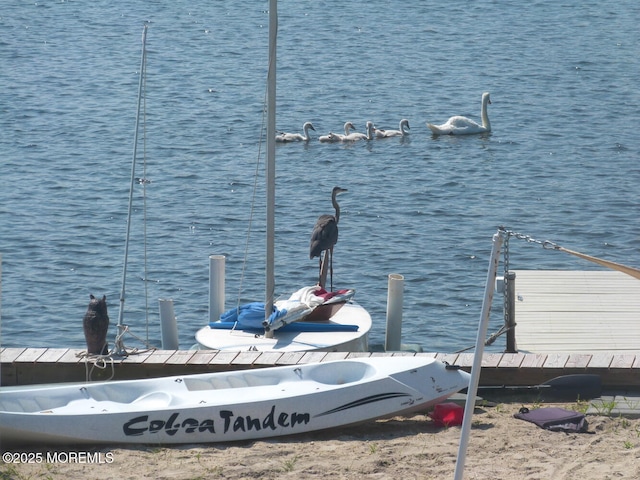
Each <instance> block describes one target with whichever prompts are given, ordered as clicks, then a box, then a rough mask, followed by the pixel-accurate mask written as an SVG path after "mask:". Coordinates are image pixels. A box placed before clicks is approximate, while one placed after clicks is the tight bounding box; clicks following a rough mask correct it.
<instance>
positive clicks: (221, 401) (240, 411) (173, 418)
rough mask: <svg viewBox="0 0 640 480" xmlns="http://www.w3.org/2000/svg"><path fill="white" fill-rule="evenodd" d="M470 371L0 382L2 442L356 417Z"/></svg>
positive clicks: (442, 386) (345, 370)
mask: <svg viewBox="0 0 640 480" xmlns="http://www.w3.org/2000/svg"><path fill="white" fill-rule="evenodd" d="M468 383H469V375H468V374H467V373H466V372H464V371H461V370H457V369H450V368H447V366H446V365H445V364H444V363H442V362H440V361H437V360H435V359H433V358H428V357H419V356H402V357H371V358H362V359H349V360H342V361H336V362H322V363H314V364H305V365H300V366H286V367H273V368H265V369H258V370H243V371H234V372H225V373H211V374H199V375H190V376H177V377H164V378H158V379H145V380H127V381H116V382H100V383H87V384H74V385H57V386H56V385H54V386H51V385H49V386H41V387H38V386H30V387H8V388H0V445H2V446H3V447H6V446H8V445H13V444H32V445H33V444H43V445H44V444H65V445H73V444H128V443H134V444H182V443H205V442H228V441H237V440H251V439H259V438H265V437H275V436H280V435H291V434H298V433H304V432H310V431H314V430H320V429H326V428H331V427H338V426H344V425H349V424H353V423H358V422H362V421H366V420H371V419H375V418H380V417H386V416H390V415H396V414H400V413H406V412H409V411H415V410H419V409H426V408H428V407H429V406H431V405H433V404H436V403H438V402H441V401H442V400H444V399H446V398H447V397H449V396H450V395H452V394H453V393H455V392H457V391H459V390H461V389H463V388H465V387H467V386H468Z"/></svg>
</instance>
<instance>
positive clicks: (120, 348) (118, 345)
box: [114, 24, 147, 355]
mask: <svg viewBox="0 0 640 480" xmlns="http://www.w3.org/2000/svg"><path fill="white" fill-rule="evenodd" d="M146 44H147V25H146V24H145V26H144V28H143V30H142V54H141V58H140V78H139V81H138V108H137V110H136V127H135V131H134V134H133V158H132V160H131V183H130V185H129V209H128V212H127V234H126V237H125V242H124V262H123V267H122V285H121V290H120V310H119V311H118V333H117V335H116V340H115V347H114V351H115V353H116V354H118V355H124V354H126V351H125V349H124V344H123V342H122V336H123V335H124V332H125V329H126V328H125V326H124V324H123V320H124V300H125V290H126V288H125V285H126V282H127V263H128V259H129V237H130V235H131V211H132V206H133V189H134V186H135V178H136V156H137V154H138V153H137V152H138V132H139V130H140V105H141V103H142V86H143V80H144V76H145V59H146Z"/></svg>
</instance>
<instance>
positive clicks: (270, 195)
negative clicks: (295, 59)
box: [264, 0, 278, 337]
mask: <svg viewBox="0 0 640 480" xmlns="http://www.w3.org/2000/svg"><path fill="white" fill-rule="evenodd" d="M277 38H278V2H277V0H269V65H268V69H267V162H266V172H265V175H266V177H267V178H266V180H267V251H266V258H267V265H266V279H265V283H266V292H265V300H264V303H265V310H264V311H265V316H264V319H265V320H268V319H269V316H270V315H271V310H272V309H273V296H274V294H275V290H276V286H275V272H274V270H275V211H276V46H277ZM266 335H267V337H273V332H272V331H270V332H267V334H266Z"/></svg>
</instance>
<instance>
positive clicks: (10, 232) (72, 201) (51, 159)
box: [0, 0, 640, 352]
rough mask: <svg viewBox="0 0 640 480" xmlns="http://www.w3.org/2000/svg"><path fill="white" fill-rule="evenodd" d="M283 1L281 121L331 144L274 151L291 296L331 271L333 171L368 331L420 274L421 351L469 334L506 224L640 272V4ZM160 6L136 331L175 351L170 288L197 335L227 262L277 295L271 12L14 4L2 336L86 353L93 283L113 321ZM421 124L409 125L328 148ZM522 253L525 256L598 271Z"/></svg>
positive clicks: (415, 329)
mask: <svg viewBox="0 0 640 480" xmlns="http://www.w3.org/2000/svg"><path fill="white" fill-rule="evenodd" d="M125 3H126V4H128V5H125ZM279 17H280V18H279V20H280V22H279V38H278V42H279V43H278V106H277V115H278V120H277V124H278V128H279V129H281V130H287V131H299V130H300V129H301V126H302V124H303V123H304V122H305V121H312V122H313V124H314V126H315V128H316V132H315V135H316V136H314V141H311V142H309V143H308V144H288V145H279V146H278V148H277V192H276V197H277V207H276V215H277V219H276V235H277V239H276V272H277V274H276V291H277V293H278V294H289V293H291V292H293V291H294V290H297V289H298V288H299V287H301V286H306V285H312V284H313V283H314V282H315V281H316V278H317V259H314V260H309V255H308V248H309V235H310V233H311V229H312V227H313V224H314V223H315V219H316V218H317V216H318V215H320V214H322V213H325V212H327V213H330V212H331V211H332V208H331V204H330V192H331V189H332V187H333V186H334V185H340V186H341V187H343V188H348V189H349V192H348V193H347V194H344V195H343V196H341V197H340V199H341V205H342V216H341V219H340V240H339V242H338V244H337V246H336V249H335V261H334V266H335V274H334V280H335V282H334V283H335V285H336V286H337V287H352V288H356V290H357V295H356V299H357V300H358V301H359V302H360V303H361V304H362V305H363V306H364V307H366V308H367V309H368V310H369V311H370V313H371V315H372V317H373V321H374V327H373V330H372V333H371V341H372V342H373V343H382V342H383V339H384V330H385V311H386V295H387V293H386V289H387V277H388V274H390V273H399V274H402V275H404V277H405V287H404V326H403V339H404V341H412V342H417V343H420V344H422V346H423V347H424V348H425V350H429V351H448V352H450V351H455V350H458V349H461V348H465V347H468V346H471V345H473V344H474V342H475V335H476V330H477V325H478V319H479V314H480V308H481V304H482V296H483V289H484V283H485V277H486V271H487V267H488V261H489V253H490V250H491V237H492V235H493V234H494V233H495V232H496V230H497V227H498V226H499V225H505V226H507V227H508V228H511V229H513V230H516V231H520V232H523V233H526V234H528V235H531V236H532V237H535V238H538V239H542V240H551V241H554V242H557V243H558V244H560V245H562V246H565V247H566V248H570V249H572V250H579V251H581V252H584V253H587V254H590V255H594V256H599V257H603V258H606V259H609V260H613V261H617V262H622V263H626V264H630V265H634V266H640V222H638V212H639V207H640V189H639V188H638V185H639V184H640V165H639V159H640V129H639V128H638V125H640V108H639V106H640V90H639V89H638V79H639V78H640V55H638V53H639V50H638V46H639V45H640V29H638V22H639V21H640V3H638V2H637V1H636V0H617V1H602V0H598V1H581V2H558V1H555V0H553V1H552V0H540V1H533V2H520V1H515V0H513V1H501V2H489V1H478V2H459V3H455V4H448V5H447V6H446V8H443V7H442V4H441V3H439V2H432V1H424V2H392V3H391V4H390V3H389V2H384V1H381V0H369V1H367V2H360V1H352V2H346V3H345V2H334V1H316V2H306V1H282V2H281V3H280V5H279ZM147 21H148V22H150V23H149V25H150V27H149V31H148V38H147V51H148V58H147V78H146V85H145V86H146V88H145V90H146V101H145V104H144V109H143V110H144V113H145V122H144V123H145V132H144V135H143V136H144V139H145V141H144V144H143V142H141V143H140V146H139V147H138V154H139V155H138V171H137V173H136V176H138V177H145V178H147V179H148V180H149V181H150V182H151V183H149V184H147V185H146V186H145V188H144V189H143V186H141V185H138V186H137V187H136V190H135V195H134V206H135V210H134V215H133V224H132V237H131V249H130V253H129V256H130V263H129V275H128V277H127V289H126V290H127V300H126V310H125V316H124V318H125V323H127V324H129V325H130V326H131V329H132V332H134V333H135V334H136V335H138V336H140V337H142V338H146V337H147V336H148V338H149V341H150V342H151V343H152V344H154V345H159V338H160V332H159V327H158V313H157V311H158V307H157V299H158V298H161V297H162V298H173V300H174V302H175V312H176V315H177V317H178V321H179V331H180V346H181V347H182V348H188V347H189V346H190V345H191V344H193V343H194V334H195V332H196V330H197V329H199V328H200V327H202V326H203V325H205V324H206V322H207V320H208V314H207V308H208V256H209V255H210V254H223V255H225V256H226V257H227V267H226V269H227V277H226V286H227V292H226V293H227V294H226V298H227V306H233V305H235V304H236V303H237V302H238V301H239V298H240V301H243V302H244V301H253V300H263V298H264V294H263V293H262V292H263V291H264V233H263V232H264V206H263V204H264V175H263V163H262V161H263V157H264V150H265V147H264V144H261V143H260V141H261V128H262V125H263V116H262V112H263V110H264V98H265V81H266V68H267V40H268V37H267V35H268V28H267V26H268V2H266V1H252V2H244V3H242V4H239V3H238V2H231V1H216V2H211V1H204V0H195V1H188V2H187V1H184V0H174V1H171V2H169V1H154V2H143V1H135V2H112V1H105V0H96V1H92V2H82V1H59V0H56V1H46V0H43V1H37V2H15V1H14V2H10V3H9V4H7V5H5V6H4V8H3V9H2V12H0V65H1V68H0V85H1V86H2V88H0V253H1V254H2V262H3V265H2V323H1V338H0V341H1V345H2V346H5V347H19V346H34V347H36V346H41V347H74V348H84V347H85V343H84V337H83V333H82V326H81V325H82V317H83V315H84V312H85V309H86V306H87V304H88V300H89V294H90V293H92V294H94V295H100V296H101V295H103V294H104V295H106V296H107V299H108V304H109V307H110V310H109V313H110V317H111V322H112V325H115V324H116V323H117V318H118V303H119V302H118V299H119V294H120V289H121V284H122V265H123V256H124V240H125V226H126V217H127V201H128V195H129V179H130V175H131V158H132V150H133V132H134V125H135V117H136V115H135V113H136V102H137V91H138V72H139V67H140V50H141V34H142V30H143V24H144V22H147ZM485 91H488V92H491V100H492V105H490V107H489V116H490V118H491V122H492V126H493V132H492V133H491V134H490V135H481V136H470V137H437V138H434V137H432V135H431V134H430V131H429V130H428V129H427V127H426V122H427V121H430V122H434V123H443V122H444V121H445V120H446V119H447V118H448V117H449V116H451V115H454V114H461V115H467V116H470V117H473V118H475V119H477V120H479V116H480V97H481V95H482V92H485ZM401 118H407V119H409V121H410V125H411V134H410V136H409V137H407V138H404V139H386V140H376V141H371V142H360V143H357V144H354V145H342V144H334V145H327V144H321V143H319V142H317V140H315V139H316V138H317V135H319V134H326V133H327V132H329V131H340V130H341V129H342V125H343V124H344V122H345V121H347V120H349V121H352V122H354V123H355V124H356V126H357V127H358V129H359V131H363V130H364V125H365V123H366V121H368V120H371V121H373V122H374V123H375V124H376V125H377V126H378V127H381V128H397V125H398V123H399V121H400V119H401ZM312 133H314V132H312ZM141 137H142V135H141ZM141 139H142V138H141ZM259 160H260V165H257V164H258V161H259ZM143 167H144V170H143ZM256 172H258V173H257V175H258V176H257V178H256ZM256 182H257V190H256V192H255V201H256V204H255V207H254V208H253V209H252V199H253V198H254V185H255V184H256ZM143 200H144V201H143ZM143 216H146V222H143ZM251 218H252V219H253V222H252V231H251V235H250V236H249V237H248V234H247V231H248V227H249V220H250V219H251ZM145 224H146V239H147V241H146V255H147V259H148V260H147V269H146V271H145V268H144V261H143V259H144V254H145V248H144V241H143V240H144V234H145V229H144V228H143V226H144V225H145ZM247 239H248V240H249V241H248V242H247ZM510 243H511V267H512V268H517V269H518V268H519V269H555V268H558V269H592V268H597V267H594V266H592V265H590V264H588V263H585V262H584V261H581V260H578V259H575V258H573V257H570V256H567V255H565V254H563V253H559V252H556V251H549V250H544V249H542V248H541V247H540V246H539V245H537V244H532V243H526V242H522V241H518V240H515V239H512V240H511V242H510ZM247 245H248V246H247ZM245 257H246V259H247V263H246V267H245V269H244V274H243V262H244V259H245ZM144 278H146V279H147V280H148V281H147V282H144V281H143V279H144ZM241 278H242V281H241ZM145 290H146V293H147V295H146V298H148V300H147V301H145ZM495 304H496V305H495V308H494V312H493V314H492V325H491V327H490V331H495V330H497V328H498V327H499V326H500V324H501V322H502V318H501V310H500V299H499V298H497V300H496V302H495ZM145 310H147V311H148V312H149V313H148V316H145ZM147 325H148V326H147ZM114 334H115V327H114V326H112V328H111V331H110V341H112V338H113V335H114ZM132 343H133V344H132ZM127 344H128V345H129V344H132V346H139V345H138V344H136V343H135V342H131V341H130V340H127ZM491 348H492V349H494V350H501V349H503V348H504V341H503V340H499V341H498V342H497V343H496V344H495V345H494V346H493V347H491Z"/></svg>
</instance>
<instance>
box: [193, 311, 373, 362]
mask: <svg viewBox="0 0 640 480" xmlns="http://www.w3.org/2000/svg"><path fill="white" fill-rule="evenodd" d="M301 323H304V322H301ZM324 324H325V325H330V326H340V325H352V326H357V330H355V331H320V332H305V331H285V330H276V331H275V332H274V335H273V338H269V337H267V336H266V335H265V334H264V332H260V333H256V332H255V331H251V330H242V329H240V328H237V329H233V330H231V329H228V330H223V329H212V328H210V327H208V326H207V327H203V328H201V329H200V330H198V331H197V332H196V341H197V342H198V346H199V348H202V349H210V350H222V351H260V352H264V351H277V352H294V351H310V350H314V351H319V352H366V351H367V350H368V348H369V331H370V330H371V316H370V315H369V313H368V312H367V311H366V310H365V309H364V308H363V307H362V306H360V305H359V304H357V303H355V302H348V303H346V304H344V305H343V306H342V308H340V310H338V311H337V312H336V313H335V314H334V315H333V316H332V317H331V319H330V320H328V321H327V322H324Z"/></svg>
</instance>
